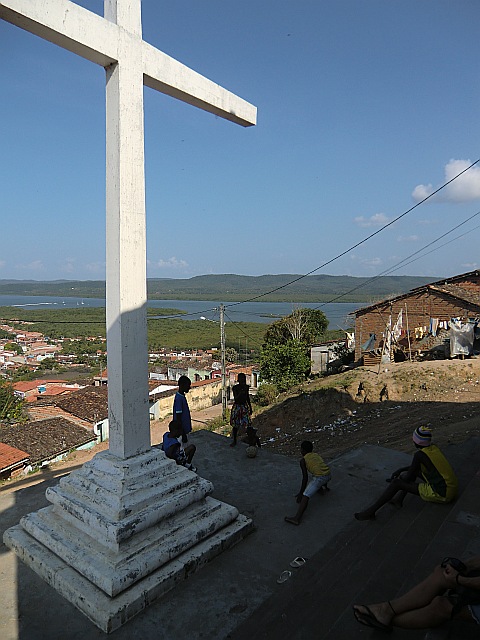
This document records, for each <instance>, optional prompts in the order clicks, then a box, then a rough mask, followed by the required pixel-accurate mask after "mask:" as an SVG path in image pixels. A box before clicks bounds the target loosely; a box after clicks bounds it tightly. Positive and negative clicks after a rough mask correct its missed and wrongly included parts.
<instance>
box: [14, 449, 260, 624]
mask: <svg viewBox="0 0 480 640" xmlns="http://www.w3.org/2000/svg"><path fill="white" fill-rule="evenodd" d="M212 489H213V487H212V485H211V483H210V482H208V481H206V480H204V479H203V478H200V477H199V476H197V475H196V474H195V473H193V472H191V471H188V470H187V469H185V468H184V467H180V466H177V465H176V464H175V463H174V462H173V461H171V460H168V459H167V458H165V455H164V454H163V452H161V451H159V450H157V449H155V448H154V449H151V450H150V451H148V452H147V453H145V454H141V455H139V456H135V457H134V458H132V459H128V460H120V459H118V458H115V457H114V456H111V455H110V454H109V453H108V452H103V453H101V454H98V455H97V456H96V457H95V458H93V460H91V461H90V462H88V463H86V464H85V465H84V467H83V468H82V469H80V470H79V471H76V472H73V473H72V474H70V476H67V477H65V478H62V479H61V481H60V483H59V485H58V486H57V487H55V488H51V489H48V490H47V494H46V495H47V498H48V499H49V500H50V502H52V504H53V506H50V507H47V508H45V509H41V510H40V511H38V512H36V513H31V514H29V515H27V516H25V517H24V518H22V520H21V522H20V525H17V526H16V527H12V528H11V529H8V530H7V531H6V532H5V534H4V542H5V544H6V545H7V546H8V547H10V548H11V549H13V550H14V551H15V553H16V554H17V555H18V556H19V557H20V559H21V560H23V561H24V562H25V563H26V564H27V565H28V566H30V567H31V568H32V569H33V570H34V571H35V572H36V573H38V574H39V575H40V576H41V577H42V578H43V579H44V580H45V581H46V582H48V584H50V585H51V586H53V587H54V588H55V589H56V590H57V591H58V592H59V593H61V594H62V595H63V596H64V597H65V598H66V599H67V600H69V601H70V602H71V603H72V604H74V605H75V606H76V607H77V608H78V609H79V610H80V611H82V612H83V613H84V614H85V615H86V616H87V617H88V618H90V620H92V622H94V623H95V624H96V625H97V626H98V627H100V629H102V631H105V632H106V633H109V632H111V631H114V630H115V629H117V628H118V627H119V626H121V625H122V624H124V623H125V622H126V621H127V620H129V619H130V618H132V617H133V616H134V615H136V614H137V613H139V612H140V611H141V610H142V609H144V608H145V607H146V606H148V605H149V604H150V603H151V602H152V601H153V600H155V599H157V598H159V597H161V596H162V595H163V594H164V593H166V592H167V591H169V590H170V589H171V588H172V587H173V586H174V585H175V584H176V583H177V582H178V581H179V580H182V579H184V578H186V577H188V576H189V575H190V574H191V573H193V572H194V571H196V569H198V568H199V567H200V566H202V564H205V563H206V562H208V561H209V560H211V559H212V558H213V557H214V556H215V555H217V554H219V553H221V552H222V551H223V550H224V549H226V548H228V547H230V546H232V545H233V544H235V543H236V542H238V541H239V540H241V539H242V538H243V537H244V536H245V535H247V533H249V532H250V531H251V529H252V527H253V523H252V521H251V520H250V519H248V518H245V517H244V516H241V515H239V514H238V511H237V509H236V508H235V507H232V506H230V505H226V504H224V503H222V502H219V501H218V500H214V499H213V498H211V497H208V494H209V493H210V492H211V491H212Z"/></svg>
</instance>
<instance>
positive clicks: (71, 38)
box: [0, 0, 118, 67]
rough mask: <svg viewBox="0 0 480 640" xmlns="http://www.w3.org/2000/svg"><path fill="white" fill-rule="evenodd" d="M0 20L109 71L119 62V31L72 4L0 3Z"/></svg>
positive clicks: (62, 0)
mask: <svg viewBox="0 0 480 640" xmlns="http://www.w3.org/2000/svg"><path fill="white" fill-rule="evenodd" d="M0 19H3V20H6V21H7V22H10V23H12V24H14V25H15V26H17V27H20V28H21V29H24V30H25V31H29V32H30V33H33V34H35V35H36V36H40V37H41V38H43V39H44V40H48V41H49V42H52V43H53V44H56V45H58V46H60V47H62V48H63V49H67V50H68V51H71V52H72V53H76V54H77V55H79V56H81V57H82V58H85V59H87V60H90V61H91V62H95V63H96V64H99V65H101V66H102V67H108V66H109V65H110V64H112V63H113V62H116V61H117V60H118V56H117V42H118V27H117V25H116V24H114V23H113V22H108V21H107V20H105V18H103V17H102V16H98V15H96V14H95V13H92V12H91V11H88V10H87V9H84V8H83V7H80V6H79V5H78V4H75V3H74V2H71V1H70V0H33V1H32V0H0Z"/></svg>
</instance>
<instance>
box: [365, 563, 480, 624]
mask: <svg viewBox="0 0 480 640" xmlns="http://www.w3.org/2000/svg"><path fill="white" fill-rule="evenodd" d="M353 615H354V616H355V618H356V620H357V622H359V623H360V624H363V625H365V626H367V627H373V628H375V629H381V630H382V631H391V630H392V627H401V628H402V629H429V628H431V627H439V626H440V625H442V624H443V623H444V622H447V621H448V620H450V619H452V618H455V619H459V620H466V621H468V622H476V623H477V624H479V625H480V556H476V557H474V558H471V559H470V560H468V561H467V562H465V563H463V562H462V561H461V560H458V559H457V558H444V559H443V561H442V563H441V564H440V565H438V566H436V567H435V569H434V570H433V572H432V573H431V574H430V575H429V576H428V578H426V579H425V580H423V581H422V582H421V583H420V584H417V585H416V586H415V587H413V589H410V591H408V592H407V593H406V594H404V595H403V596H400V597H399V598H394V599H392V600H387V601H386V602H379V603H377V604H369V605H364V604H355V605H353Z"/></svg>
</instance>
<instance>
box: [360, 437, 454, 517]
mask: <svg viewBox="0 0 480 640" xmlns="http://www.w3.org/2000/svg"><path fill="white" fill-rule="evenodd" d="M413 443H414V445H415V447H416V449H417V452H416V453H415V455H414V456H413V460H412V464H411V465H410V466H409V467H403V468H402V469H397V471H394V472H393V473H392V475H391V477H390V478H389V479H388V480H387V482H390V484H389V486H388V487H387V489H386V490H385V491H384V492H383V493H382V495H381V496H380V497H379V498H378V500H377V501H376V502H374V503H373V504H372V505H370V506H369V507H367V508H366V509H364V510H363V511H360V512H358V513H355V514H354V516H355V518H356V519H357V520H375V513H376V511H377V509H380V507H382V506H383V505H384V504H386V503H387V502H390V503H391V504H393V505H394V506H396V507H398V508H400V507H402V506H403V500H404V498H405V496H406V495H407V493H412V494H413V495H416V496H420V498H422V500H425V501H426V502H440V503H444V504H445V503H447V502H451V501H452V500H454V499H455V498H456V497H457V491H458V480H457V477H456V475H455V473H454V471H453V469H452V467H451V466H450V464H449V462H448V460H447V459H446V458H445V456H444V455H443V453H442V452H441V451H440V449H439V448H438V447H437V446H436V445H434V444H432V432H431V431H430V429H428V428H427V427H423V426H421V427H417V428H416V429H415V431H414V432H413ZM402 474H404V475H402ZM416 478H421V479H422V480H423V482H419V483H417V482H416Z"/></svg>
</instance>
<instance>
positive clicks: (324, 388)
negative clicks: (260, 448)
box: [254, 358, 480, 460]
mask: <svg viewBox="0 0 480 640" xmlns="http://www.w3.org/2000/svg"><path fill="white" fill-rule="evenodd" d="M385 386H386V390H387V392H388V399H386V397H385V392H384V393H383V394H382V401H381V400H380V395H381V391H382V389H384V387H385ZM359 387H360V393H359ZM362 387H363V390H362ZM282 400H283V401H282V402H281V403H278V404H276V405H274V406H273V407H271V408H269V409H267V410H266V411H264V412H262V413H261V414H260V415H258V416H257V417H256V418H255V420H254V425H255V426H256V427H257V428H258V432H259V435H260V438H261V441H262V443H265V447H266V448H268V449H273V450H275V451H277V452H278V453H282V454H284V455H292V456H297V457H298V456H299V449H300V443H301V442H302V440H311V441H312V442H314V444H315V450H316V451H318V452H319V453H321V454H322V455H323V456H324V457H325V458H327V459H330V460H331V459H333V458H335V457H337V456H338V455H340V454H341V453H343V452H344V451H347V450H349V449H353V448H355V447H358V446H360V445H362V444H364V443H369V444H378V445H381V446H384V447H391V448H394V449H397V450H401V451H408V452H410V451H412V441H411V434H412V431H413V429H414V428H415V427H417V426H419V425H421V424H423V425H429V426H430V427H431V428H432V430H433V434H434V439H435V442H436V443H437V444H439V445H440V446H442V445H443V446H445V445H446V444H448V443H449V442H460V441H463V440H465V439H467V438H469V437H470V436H472V435H479V434H480V419H479V406H480V405H479V403H480V359H479V358H472V359H468V360H436V361H432V362H423V363H410V362H403V363H391V364H387V365H382V368H381V369H380V371H379V369H378V367H375V368H366V367H359V368H357V369H354V370H352V371H347V372H345V373H342V374H338V375H333V376H328V377H326V378H322V379H318V380H314V381H311V382H310V383H308V384H305V385H303V387H302V388H301V389H300V388H299V389H298V390H297V391H296V392H295V393H293V394H289V395H288V396H286V397H285V398H282Z"/></svg>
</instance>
